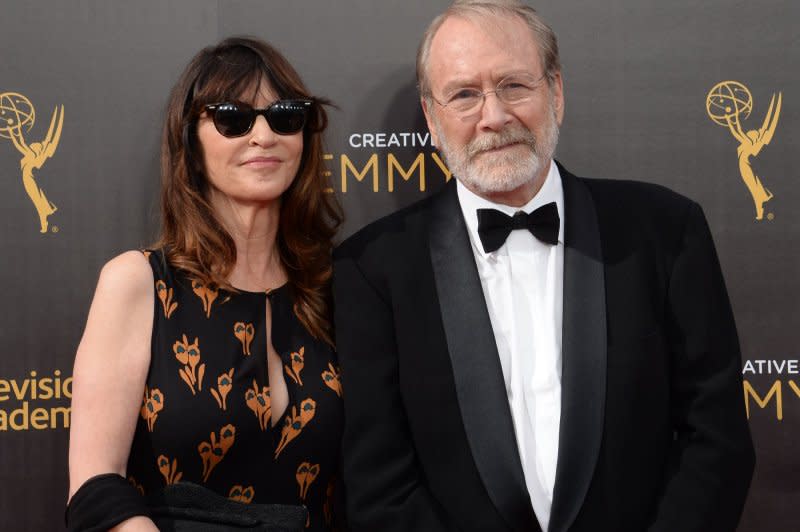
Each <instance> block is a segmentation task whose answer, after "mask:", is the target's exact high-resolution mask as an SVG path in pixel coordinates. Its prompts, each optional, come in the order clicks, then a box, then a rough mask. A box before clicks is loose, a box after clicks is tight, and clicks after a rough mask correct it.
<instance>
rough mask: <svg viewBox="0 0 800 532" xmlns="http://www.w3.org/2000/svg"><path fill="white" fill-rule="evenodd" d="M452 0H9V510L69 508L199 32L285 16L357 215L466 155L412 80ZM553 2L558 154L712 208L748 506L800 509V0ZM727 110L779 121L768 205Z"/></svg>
mask: <svg viewBox="0 0 800 532" xmlns="http://www.w3.org/2000/svg"><path fill="white" fill-rule="evenodd" d="M446 5H447V2H446V1H444V0H437V1H431V0H397V1H395V0H380V1H375V0H338V1H336V2H326V1H321V0H317V1H305V2H297V1H285V0H269V1H267V0H261V1H255V0H250V1H245V0H240V1H216V0H215V1H212V0H170V1H167V0H159V1H156V0H140V1H137V2H129V1H124V0H94V1H90V0H25V1H16V0H4V1H3V2H2V5H0V57H2V60H0V244H2V247H0V249H2V252H1V253H2V260H0V287H1V288H0V346H2V347H0V530H10V531H12V530H13V531H24V530H36V531H39V530H42V531H44V530H48V531H49V530H59V529H61V527H62V524H61V523H62V515H63V513H62V510H63V505H64V502H65V497H66V494H67V439H68V426H69V404H70V403H69V398H70V395H71V373H72V362H73V357H74V353H75V348H76V346H77V344H78V341H79V339H80V335H81V331H82V329H83V325H84V322H85V319H86V314H87V311H88V307H89V303H90V300H91V297H92V292H93V289H94V285H95V283H96V280H97V275H98V272H99V270H100V268H101V266H102V264H103V263H104V262H105V261H107V260H108V259H109V258H111V257H113V256H114V255H116V254H118V253H120V252H122V251H124V250H127V249H131V248H138V247H141V246H143V245H145V244H147V243H148V242H150V241H151V240H152V239H153V237H154V236H155V231H156V216H155V214H156V191H157V182H158V155H157V154H158V149H159V131H160V123H161V116H162V110H163V108H164V104H165V101H166V96H167V93H168V91H169V89H170V87H171V85H172V83H173V82H174V81H175V79H176V78H177V76H178V73H179V72H180V70H181V69H182V68H183V66H184V65H185V64H186V63H187V62H188V60H189V59H190V58H191V57H192V55H193V54H194V53H195V52H197V51H198V50H199V49H200V48H201V47H203V46H206V45H209V44H212V43H215V42H217V41H218V40H220V39H221V38H223V37H226V36H230V35H237V34H249V35H255V36H257V37H261V38H264V39H267V40H269V41H270V42H272V43H274V44H275V45H277V46H278V47H279V48H280V49H282V50H283V51H284V52H285V54H286V55H287V56H288V57H289V59H290V61H291V62H292V63H293V64H294V65H295V66H296V67H297V69H298V70H299V71H300V72H301V73H302V74H303V76H304V78H305V80H306V82H307V83H308V85H309V86H310V87H311V89H312V90H313V92H314V93H315V94H318V95H322V96H326V97H329V98H331V99H332V100H333V101H335V102H336V103H337V104H338V106H339V109H338V110H334V111H333V112H332V120H331V128H330V132H329V134H328V137H327V146H328V148H327V152H328V154H329V155H328V158H329V159H328V163H329V165H328V168H329V171H330V175H329V176H328V178H329V179H330V182H331V186H332V188H333V189H334V191H335V193H336V194H337V195H338V196H339V198H340V199H341V201H342V203H343V204H344V207H345V210H346V213H347V223H346V224H345V226H344V229H343V231H342V233H341V236H342V237H344V236H347V235H348V234H350V233H352V232H353V231H355V230H357V229H358V228H360V227H361V226H363V225H364V224H366V223H367V222H369V221H371V220H373V219H375V218H377V217H379V216H381V215H383V214H386V213H388V212H390V211H393V210H395V209H397V208H398V207H401V206H404V205H406V204H408V203H410V202H412V201H415V200H417V199H420V198H422V197H424V196H426V195H428V194H430V193H432V192H434V191H436V190H437V189H438V188H439V187H441V186H442V184H443V183H444V182H445V181H446V180H447V179H448V176H449V174H448V173H447V171H446V169H445V167H444V165H443V163H442V161H441V160H440V159H439V158H438V157H437V155H436V153H435V150H434V149H433V147H432V146H431V143H430V138H429V136H428V133H427V130H426V128H425V124H424V121H423V118H422V115H421V112H420V110H419V105H418V102H417V96H416V92H415V88H414V83H415V80H414V56H415V52H416V47H417V43H418V41H419V38H420V36H421V34H422V32H423V30H424V28H425V26H426V24H427V23H428V21H430V20H431V19H432V17H433V16H434V15H435V14H437V13H438V12H440V11H441V10H442V9H443V8H444V7H445V6H446ZM536 7H538V8H539V10H540V12H541V13H542V14H543V15H544V17H545V18H546V19H547V20H549V21H550V23H551V25H552V27H553V28H554V29H555V31H556V33H557V34H558V37H559V40H560V45H561V54H562V60H563V65H564V72H563V75H564V82H565V91H566V118H565V122H564V125H563V128H562V135H561V142H560V144H559V147H558V158H559V159H560V160H561V161H562V162H563V163H564V164H565V165H566V166H567V168H569V170H570V171H572V172H573V173H576V174H578V175H588V176H597V177H615V178H624V179H638V180H643V181H649V182H653V183H659V184H662V185H666V186H668V187H671V188H673V189H675V190H677V191H678V192H681V193H683V194H685V195H687V196H689V197H691V198H693V199H695V200H697V201H698V202H699V203H700V204H701V205H702V206H703V208H704V209H705V212H706V216H707V217H708V220H709V223H710V226H711V229H712V232H713V234H714V237H715V240H716V244H717V249H718V252H719V255H720V258H721V261H722V267H723V270H724V273H725V276H726V279H727V284H728V290H729V293H730V297H731V300H732V304H733V308H734V311H735V314H736V319H737V324H738V328H739V334H740V339H741V345H742V350H743V356H744V361H745V365H744V367H743V371H744V379H745V384H744V388H743V390H742V400H743V401H744V402H745V404H746V406H747V408H748V411H749V416H750V423H751V426H752V430H753V437H754V439H755V444H756V448H757V454H758V465H757V469H756V474H755V478H754V480H753V487H752V490H751V493H750V498H749V501H748V503H747V507H746V510H745V515H744V518H743V521H742V525H741V527H740V529H741V530H744V531H753V532H756V531H759V532H760V531H772V530H776V531H778V530H780V531H783V530H792V529H795V527H796V526H797V518H796V516H797V508H798V507H800V480H798V478H800V477H798V471H800V457H799V456H798V453H797V452H796V451H795V450H793V449H794V448H793V444H794V445H797V443H798V440H800V376H798V371H800V368H798V358H800V356H798V347H797V340H798V329H799V328H798V325H800V323H799V322H798V311H800V304H798V301H799V300H800V283H799V282H798V279H797V272H798V262H799V261H800V252H798V249H797V240H798V232H799V231H800V209H798V205H800V184H798V183H797V180H798V178H800V173H799V172H798V165H799V164H800V149H798V148H800V144H798V141H797V139H798V135H800V117H799V116H798V109H799V108H800V70H799V69H798V68H797V67H798V65H800V44H798V43H800V40H798V39H797V36H796V35H797V21H798V20H800V3H798V2H796V1H791V0H761V1H759V2H752V1H739V0H706V1H704V2H696V1H694V0H672V1H671V2H662V1H656V0H592V1H588V0H559V1H555V0H542V1H541V2H539V3H538V4H537V5H536ZM720 84H721V85H720ZM712 89H714V91H713V93H712V94H711V95H710V101H709V93H710V92H711V91H712ZM771 102H772V105H770V103H771ZM778 102H780V105H779V103H778ZM707 104H708V105H707ZM725 114H727V115H728V116H729V117H731V118H730V120H728V121H727V122H726V120H725V119H724V115H725ZM715 119H716V121H715ZM9 120H18V121H19V122H21V123H22V124H23V125H22V127H21V128H20V127H15V126H14V124H15V123H14V122H8V121H9ZM4 121H5V122H4ZM728 122H731V123H738V124H740V125H741V127H742V129H743V131H744V132H745V133H746V132H747V131H750V130H753V131H755V132H756V133H755V135H756V137H757V138H758V139H760V140H758V141H757V143H756V145H755V146H753V148H758V145H757V144H758V143H761V144H764V145H763V147H762V149H760V152H759V153H758V155H757V156H754V157H752V158H751V159H750V161H749V162H750V169H751V170H752V171H753V172H754V173H755V174H756V175H758V176H760V181H761V183H762V185H763V186H764V187H765V188H766V189H767V190H768V193H769V194H771V195H772V198H771V200H770V201H768V202H766V204H765V205H764V211H763V217H762V219H761V220H756V215H757V211H756V204H755V202H754V199H753V198H754V196H753V193H751V191H750V190H749V189H748V187H747V186H746V185H745V182H744V181H743V179H742V174H741V172H742V171H744V172H747V171H748V170H747V168H746V167H745V168H740V164H739V158H738V155H737V149H738V148H739V147H740V145H741V144H742V143H743V142H745V141H744V140H743V138H741V135H740V138H737V136H735V135H734V132H735V131H732V129H731V128H730V127H729V126H728ZM12 137H14V138H12ZM767 137H770V138H769V139H768V140H770V142H769V143H768V144H767V143H766V142H764V141H765V140H767ZM35 143H38V144H35ZM751 144H752V143H751ZM745 166H746V165H745ZM39 189H40V190H41V191H42V192H41V193H40V192H39ZM755 193H756V197H757V196H758V194H759V191H755ZM763 194H764V196H762V199H763V197H765V196H766V195H767V193H766V192H764V193H763ZM54 209H56V210H54ZM108 349H109V351H110V353H109V356H113V350H114V349H115V346H113V345H110V346H108ZM631 400H635V398H631Z"/></svg>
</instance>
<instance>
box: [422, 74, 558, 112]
mask: <svg viewBox="0 0 800 532" xmlns="http://www.w3.org/2000/svg"><path fill="white" fill-rule="evenodd" d="M546 76H547V74H546V73H545V74H542V75H541V76H540V77H539V78H535V77H533V76H531V75H529V74H515V75H513V76H509V77H507V78H503V79H502V80H500V83H498V84H497V87H495V88H494V89H492V90H488V91H481V90H479V89H477V88H475V87H460V88H456V89H453V90H452V91H448V93H447V94H445V96H444V101H439V100H437V99H436V98H434V96H433V95H432V94H431V95H430V97H431V98H433V101H435V102H436V103H438V104H439V105H441V106H442V108H444V109H450V110H452V111H453V112H455V113H456V114H459V115H462V116H468V115H471V114H473V113H477V112H478V111H479V110H480V108H481V106H482V105H483V101H484V99H486V96H487V95H489V94H492V93H494V94H495V96H497V99H498V100H500V101H501V102H503V103H504V104H506V105H518V104H521V103H525V102H527V101H529V100H530V99H531V98H532V97H533V94H534V92H536V89H537V88H539V86H540V85H541V84H542V80H544V78H545V77H546Z"/></svg>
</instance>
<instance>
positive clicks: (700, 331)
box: [649, 203, 755, 532]
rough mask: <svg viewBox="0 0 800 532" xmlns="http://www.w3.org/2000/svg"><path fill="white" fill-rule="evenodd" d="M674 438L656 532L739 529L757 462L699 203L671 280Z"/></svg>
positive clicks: (723, 294) (732, 329)
mask: <svg viewBox="0 0 800 532" xmlns="http://www.w3.org/2000/svg"><path fill="white" fill-rule="evenodd" d="M667 312H668V316H669V317H668V329H667V330H668V339H669V340H668V341H669V343H670V345H669V347H670V350H671V353H672V360H671V368H670V369H671V373H672V378H671V390H670V391H671V402H670V411H671V417H672V420H671V421H672V426H673V428H674V435H675V436H674V442H673V445H672V449H671V450H670V453H669V458H668V463H667V464H666V466H667V470H666V474H665V477H664V482H663V486H662V488H661V493H660V498H659V500H658V503H657V507H656V510H655V514H654V516H653V521H652V523H651V526H650V527H649V530H650V531H652V532H674V531H676V530H681V531H684V532H689V531H703V532H709V531H720V532H723V531H724V532H730V531H733V530H735V529H736V526H737V523H738V522H739V518H740V516H741V512H742V507H743V505H744V501H745V498H746V496H747V490H748V488H749V486H750V479H751V477H752V474H753V468H754V464H755V458H754V452H753V444H752V440H751V438H750V430H749V426H748V422H747V419H746V417H745V411H744V404H743V402H742V377H741V364H742V363H741V355H740V352H739V341H738V338H737V334H736V325H735V323H734V319H733V313H732V311H731V307H730V303H729V301H728V294H727V291H726V289H725V283H724V281H723V278H722V272H721V269H720V265H719V261H718V259H717V255H716V251H715V249H714V243H713V241H712V238H711V233H710V231H709V229H708V225H707V223H706V220H705V217H704V216H703V213H702V210H701V209H700V207H699V206H698V205H697V204H695V203H693V204H692V205H691V206H690V207H689V209H688V213H687V216H686V218H685V224H684V229H683V235H682V238H681V240H680V248H679V249H678V251H677V254H676V256H675V261H674V264H673V267H672V272H671V275H670V278H669V286H668V309H667Z"/></svg>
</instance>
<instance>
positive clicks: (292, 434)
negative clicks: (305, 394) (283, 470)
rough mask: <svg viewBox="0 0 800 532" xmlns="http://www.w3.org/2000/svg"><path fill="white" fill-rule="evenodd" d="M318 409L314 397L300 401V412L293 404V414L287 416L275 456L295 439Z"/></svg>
mask: <svg viewBox="0 0 800 532" xmlns="http://www.w3.org/2000/svg"><path fill="white" fill-rule="evenodd" d="M316 409H317V403H316V402H315V401H314V400H313V399H312V398H310V397H309V398H307V399H305V400H303V402H302V403H300V412H299V413H298V412H297V407H296V406H292V414H291V415H287V416H286V421H284V424H283V429H281V440H280V442H278V448H277V449H276V450H275V458H278V455H279V454H281V451H283V450H284V449H285V448H286V446H287V445H288V444H289V442H290V441H292V440H293V439H295V438H296V437H297V436H298V435H299V434H300V432H301V431H302V430H303V427H305V426H306V425H307V424H308V422H309V421H311V419H312V418H313V417H314V413H315V411H316Z"/></svg>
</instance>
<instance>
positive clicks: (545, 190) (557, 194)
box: [456, 160, 564, 257]
mask: <svg viewBox="0 0 800 532" xmlns="http://www.w3.org/2000/svg"><path fill="white" fill-rule="evenodd" d="M456 191H457V192H458V203H459V205H461V212H462V214H463V215H464V221H465V222H466V224H467V231H468V232H469V239H470V241H471V242H472V247H473V249H474V250H475V251H476V252H477V253H479V254H480V255H481V256H483V257H490V256H493V255H495V254H496V253H499V252H501V251H503V252H504V250H505V244H503V245H502V246H500V249H498V250H497V251H494V252H492V253H485V252H484V251H483V246H482V245H481V239H480V237H479V236H478V209H497V210H498V211H500V212H502V213H505V214H508V215H509V216H513V215H514V213H516V212H517V211H525V212H526V213H531V212H533V211H534V210H536V209H538V208H539V207H541V206H542V205H545V204H547V203H550V202H555V204H556V206H557V207H558V217H559V219H560V221H559V227H558V243H559V244H563V243H564V188H563V186H562V185H561V173H560V172H559V171H558V166H556V164H555V162H554V161H552V160H551V161H550V169H549V170H548V172H547V177H545V180H544V183H543V184H542V188H541V189H539V192H537V193H536V195H535V196H534V197H533V198H531V200H530V201H529V202H528V203H526V204H525V205H523V206H522V207H511V206H509V205H503V204H500V203H494V202H492V201H489V200H487V199H486V198H483V197H481V196H478V195H477V194H475V193H474V192H472V191H471V190H469V189H468V188H467V187H465V186H464V185H463V184H462V183H461V181H458V182H457V183H456Z"/></svg>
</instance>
